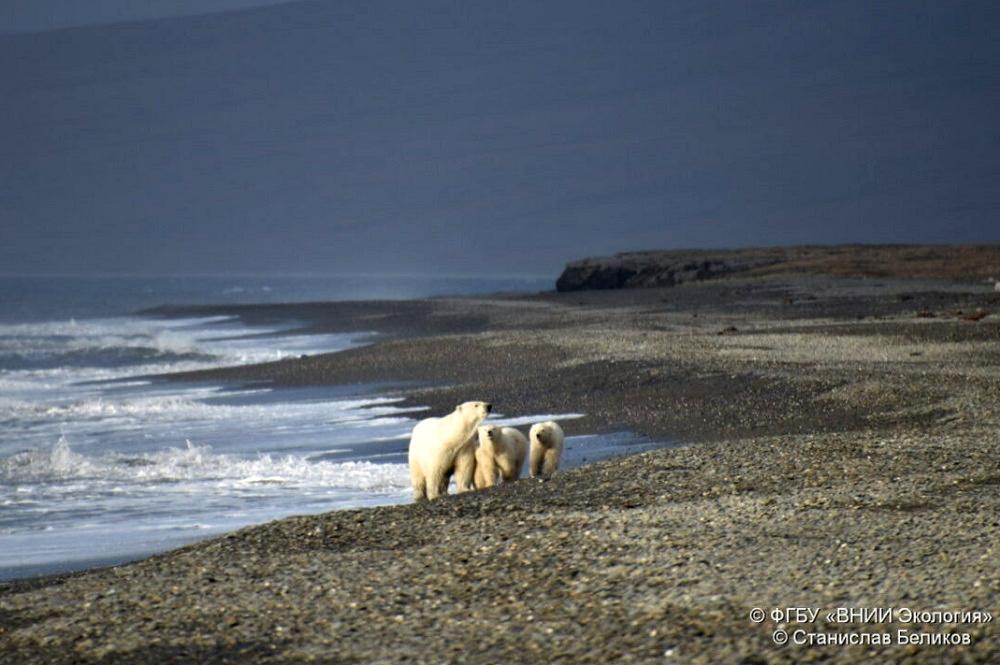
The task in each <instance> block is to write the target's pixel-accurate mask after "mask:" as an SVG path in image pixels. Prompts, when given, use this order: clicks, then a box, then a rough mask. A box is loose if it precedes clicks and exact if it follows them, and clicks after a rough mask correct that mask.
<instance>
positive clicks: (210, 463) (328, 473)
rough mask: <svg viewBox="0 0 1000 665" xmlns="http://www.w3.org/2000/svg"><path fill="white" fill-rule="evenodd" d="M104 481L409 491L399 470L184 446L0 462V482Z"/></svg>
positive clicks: (38, 454) (36, 455)
mask: <svg viewBox="0 0 1000 665" xmlns="http://www.w3.org/2000/svg"><path fill="white" fill-rule="evenodd" d="M68 481H106V482H113V483H124V484H128V485H149V484H162V483H176V482H191V481H197V482H211V483H213V484H219V483H222V484H225V485H228V486H230V487H236V486H253V485H261V484H268V485H283V486H291V487H324V488H336V489H346V490H359V491H365V492H395V491H402V490H405V489H406V488H407V487H409V475H408V472H407V469H406V465H405V464H376V463H373V462H366V461H359V462H325V461H319V462H310V461H308V460H306V459H304V458H302V457H298V456H296V455H282V456H278V455H270V454H260V455H258V456H257V457H255V458H246V457H241V456H237V455H226V454H218V453H214V452H212V448H211V447H210V446H197V445H194V444H193V443H191V442H190V441H188V442H187V446H186V447H185V448H168V449H166V450H161V451H157V452H153V453H146V454H142V455H123V454H120V453H110V454H106V455H101V456H87V455H81V454H79V453H76V452H74V451H73V450H72V449H71V448H70V446H69V443H68V442H67V441H66V439H65V438H64V437H60V439H59V441H58V442H57V443H56V444H55V445H54V446H52V448H51V449H50V450H47V451H30V452H22V453H17V454H15V455H12V456H10V457H7V458H4V459H0V482H3V483H6V484H11V485H14V484H36V483H54V482H68Z"/></svg>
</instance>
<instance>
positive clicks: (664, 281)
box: [556, 250, 783, 291]
mask: <svg viewBox="0 0 1000 665" xmlns="http://www.w3.org/2000/svg"><path fill="white" fill-rule="evenodd" d="M782 260H783V259H782V258H781V256H779V255H777V254H767V253H765V254H762V255H749V256H747V255H744V254H742V253H740V252H733V251H722V250H720V251H693V250H692V251H664V252H629V253H624V254H615V255H614V256H607V257H594V258H587V259H582V260H580V261H573V262H571V263H569V264H568V265H567V266H566V268H565V269H564V270H563V272H562V274H561V275H560V276H559V279H558V280H557V281H556V290H558V291H584V290H599V289H623V288H650V287H658V286H677V285H678V284H684V283H685V282H697V281H702V280H706V279H714V278H717V277H722V276H725V275H731V274H733V273H740V272H745V271H748V270H752V269H755V268H762V267H766V266H770V265H774V264H776V263H780V262H781V261H782Z"/></svg>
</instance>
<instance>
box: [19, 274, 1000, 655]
mask: <svg viewBox="0 0 1000 665" xmlns="http://www.w3.org/2000/svg"><path fill="white" fill-rule="evenodd" d="M984 313H985V314H986V316H983V317H980V316H979V315H980V314H984ZM159 314H160V315H164V316H183V315H192V314H198V315H201V314H234V315H238V316H241V317H243V318H245V319H247V320H248V321H252V322H267V321H287V320H289V319H296V320H298V321H301V322H302V325H303V330H308V331H319V330H323V331H337V332H351V331H355V332H358V333H359V334H374V336H373V337H372V339H371V341H372V342H373V343H371V344H369V345H367V346H363V347H360V348H356V349H352V350H349V351H346V352H341V353H336V354H325V355H318V356H313V357H308V358H300V359H294V360H288V361H282V362H278V363H270V364H267V365H259V366H253V367H241V368H231V369H223V370H213V371H210V372H200V373H194V374H190V375H183V376H176V377H171V378H172V379H181V380H201V379H204V380H209V379H210V380H213V381H215V380H220V379H222V380H227V381H235V382H260V381H266V382H269V383H272V384H277V385H288V386H293V385H316V384H347V383H375V382H379V383H385V384H387V385H389V386H394V388H392V390H395V391H396V392H397V393H398V394H399V395H400V396H401V397H403V398H405V399H406V400H407V402H408V403H411V404H413V405H414V406H418V405H419V406H429V407H431V409H432V411H433V412H442V411H446V410H450V409H451V408H452V407H453V406H454V404H455V403H457V402H459V401H463V400H465V399H488V400H490V401H492V402H493V403H494V404H495V405H496V406H497V408H498V410H500V411H501V412H503V413H504V414H505V415H510V416H517V415H524V414H530V413H540V412H568V411H576V412H582V413H586V414H587V415H586V417H585V418H582V419H579V420H573V421H567V423H566V430H567V433H568V434H571V435H572V434H581V433H607V432H614V431H621V430H630V431H634V432H637V433H640V434H643V435H646V436H649V437H651V438H656V439H665V440H666V439H669V440H679V441H683V442H685V443H686V444H688V445H687V446H685V447H682V448H672V449H664V450H658V451H653V452H647V453H642V454H639V455H633V456H629V457H625V458H619V459H615V460H608V461H603V462H598V463H594V464H590V465H587V466H584V467H581V468H578V469H574V470H571V471H567V472H565V473H561V474H559V475H558V476H557V477H556V478H555V479H554V480H552V481H550V482H547V483H540V482H536V481H522V482H519V483H516V484H512V485H507V486H501V487H499V488H496V489H494V490H490V491H486V492H477V493H472V494H466V495H461V496H453V497H448V498H446V499H443V500H441V501H438V502H434V503H433V504H430V505H407V506H395V507H388V508H375V509H366V510H359V511H345V512H336V513H329V514H325V515H318V516H310V517H299V518H290V519H286V520H280V521H277V522H273V523H270V524H266V525H262V526H258V527H252V528H248V529H244V530H241V531H239V532H236V533H234V534H230V535H228V536H225V537H221V538H217V539H214V540H210V541H206V542H203V543H200V544H197V545H193V546H190V547H186V548H183V549H180V550H177V551H175V552H171V553H168V554H164V555H161V556H157V557H153V558H151V559H148V560H145V561H142V562H139V563H135V564H129V565H124V566H120V567H116V568H111V569H104V570H98V571H92V572H88V573H84V574H79V575H73V576H68V577H61V578H48V579H44V580H39V581H34V582H18V583H11V584H7V585H3V586H0V662H10V663H15V662H16V663H24V662H138V663H143V662H150V663H153V662H156V663H161V662H192V661H196V662H234V663H236V662H299V661H319V662H428V663H436V662H483V663H493V662H525V663H529V662H553V661H555V662H608V661H611V660H615V661H621V662H658V663H665V662H704V663H741V662H743V663H763V662H775V663H782V662H789V663H791V662H802V661H805V660H810V659H816V660H823V662H843V663H854V662H864V661H867V662H894V661H900V662H979V663H993V662H1000V640H998V632H1000V631H998V630H997V622H998V621H1000V619H994V620H993V621H992V622H990V623H958V624H955V623H948V624H933V623H919V624H891V625H890V624H860V623H855V624H851V623H848V624H844V623H831V622H828V621H826V620H824V619H823V618H820V619H818V620H817V622H815V623H803V624H795V623H792V624H787V625H786V622H782V621H775V620H773V619H771V618H767V619H766V620H765V621H764V622H763V623H761V624H755V623H752V622H751V621H750V619H749V618H748V617H749V613H750V611H751V610H752V609H753V608H765V609H766V610H767V611H768V612H770V610H771V609H773V608H776V607H787V606H799V607H819V608H823V609H824V611H829V610H832V609H834V608H838V607H863V608H880V607H896V608H899V607H907V608H911V609H913V610H935V609H936V610H941V609H949V610H958V611H961V610H986V611H990V612H992V613H993V614H998V613H1000V563H998V561H1000V558H998V554H1000V552H998V551H997V548H998V544H1000V520H998V518H997V515H1000V492H998V489H1000V407H998V396H1000V294H998V293H996V292H994V291H992V287H990V286H988V285H985V284H982V283H971V282H970V283H959V282H944V281H935V280H891V279H866V280H865V279H849V278H832V277H823V276H802V275H772V276H765V277H762V278H753V279H731V280H720V281H715V282H706V283H695V284H689V285H684V286H680V287H675V288H667V289H649V290H629V291H606V292H578V293H567V294H539V295H537V296H498V297H492V298H453V299H434V300H425V301H410V302H397V303H392V302H374V303H328V304H322V303H316V304H304V305H284V306H282V305H276V306H261V307H252V306H247V307H198V308H188V307H175V308H168V309H164V310H161V311H160V312H159ZM968 318H978V320H977V321H970V320H966V319H968ZM897 618H898V617H897ZM796 629H802V630H803V631H805V632H807V633H838V634H859V633H876V632H877V633H883V632H885V633H889V634H890V635H891V636H892V638H893V640H892V641H893V643H892V644H889V645H885V646H881V645H879V646H872V645H870V644H855V645H849V646H826V647H816V646H811V647H810V646H797V645H791V646H783V647H781V646H776V645H775V644H774V643H773V641H772V634H773V633H774V631H776V630H786V631H787V632H788V634H790V635H791V634H794V631H795V630H796ZM899 629H906V630H918V631H923V632H924V633H925V634H926V635H927V639H930V638H932V637H933V636H935V635H940V634H943V633H948V634H950V635H951V637H952V638H953V639H955V640H958V641H959V642H960V644H958V645H940V644H938V645H933V644H932V645H926V644H925V645H914V644H900V643H899V639H898V633H897V631H898V630H899ZM866 639H868V640H869V641H870V638H866ZM936 639H938V640H940V639H941V638H936ZM965 642H967V643H965Z"/></svg>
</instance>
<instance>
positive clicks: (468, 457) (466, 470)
mask: <svg viewBox="0 0 1000 665" xmlns="http://www.w3.org/2000/svg"><path fill="white" fill-rule="evenodd" d="M475 473H476V449H475V448H473V447H472V446H468V450H463V451H462V452H461V453H459V454H458V457H456V458H455V483H456V485H458V491H459V492H468V491H469V490H472V489H475V485H474V484H473V482H472V481H473V477H474V476H475Z"/></svg>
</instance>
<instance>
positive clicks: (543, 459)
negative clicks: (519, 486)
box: [528, 420, 566, 479]
mask: <svg viewBox="0 0 1000 665" xmlns="http://www.w3.org/2000/svg"><path fill="white" fill-rule="evenodd" d="M528 435H529V436H530V437H531V469H530V471H531V477H532V478H544V479H548V478H551V477H552V474H553V473H555V472H556V469H558V468H559V458H560V457H562V451H563V441H564V440H565V438H566V437H565V436H564V435H563V431H562V427H560V426H559V423H557V422H556V421H554V420H546V421H545V422H544V423H535V424H534V425H532V426H531V430H530V431H529V432H528Z"/></svg>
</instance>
